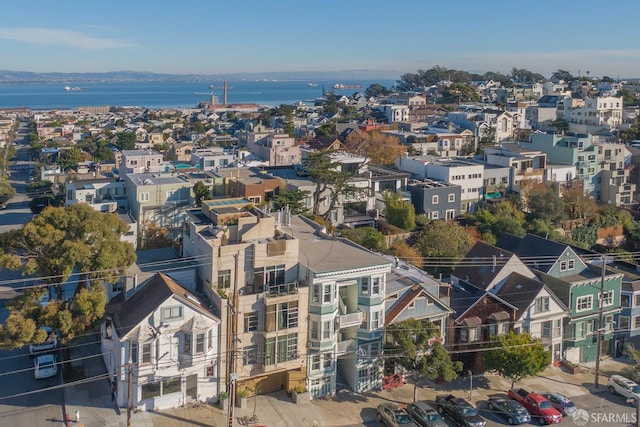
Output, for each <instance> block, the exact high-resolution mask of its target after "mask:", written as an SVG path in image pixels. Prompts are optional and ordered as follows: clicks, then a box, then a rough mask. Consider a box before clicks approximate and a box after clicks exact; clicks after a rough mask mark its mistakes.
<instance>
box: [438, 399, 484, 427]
mask: <svg viewBox="0 0 640 427" xmlns="http://www.w3.org/2000/svg"><path fill="white" fill-rule="evenodd" d="M436 406H437V408H438V412H439V413H440V415H447V416H449V417H450V418H451V419H452V420H453V421H455V422H456V424H458V425H460V426H463V427H485V425H486V422H485V421H484V418H482V417H481V416H480V415H478V410H477V409H476V408H474V407H473V406H471V404H470V403H469V402H467V401H466V400H464V399H463V398H461V397H455V396H453V395H451V394H448V395H440V396H436Z"/></svg>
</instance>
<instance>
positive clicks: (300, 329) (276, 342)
mask: <svg viewBox="0 0 640 427" xmlns="http://www.w3.org/2000/svg"><path fill="white" fill-rule="evenodd" d="M252 206H253V204H252V203H251V202H250V201H249V200H247V199H243V198H218V199H213V200H208V201H205V202H203V204H202V207H201V209H193V210H190V211H188V217H187V227H186V231H185V233H184V236H183V254H184V256H186V257H196V258H197V259H199V260H200V262H199V263H198V266H197V268H196V277H197V279H196V280H197V283H198V286H199V287H200V288H201V289H202V291H203V292H204V293H205V294H206V295H207V296H208V297H209V299H210V300H211V301H212V303H213V305H214V307H215V311H216V312H217V313H219V314H220V318H221V321H222V323H221V343H222V344H221V347H222V349H221V351H222V354H223V359H224V363H223V365H222V366H223V369H222V370H221V374H220V375H221V382H222V383H223V384H226V387H227V390H228V391H229V393H230V394H233V389H232V387H231V385H232V379H233V378H236V379H237V384H236V385H237V387H236V388H235V389H236V390H240V389H243V388H244V389H247V390H251V393H259V394H262V393H270V392H274V391H277V390H282V389H286V390H289V391H290V390H292V389H293V388H294V387H295V386H296V385H298V384H304V383H305V379H306V369H307V364H306V360H307V359H306V345H307V315H306V314H307V312H308V301H309V296H308V289H309V288H308V284H307V281H306V279H305V277H304V276H300V274H299V265H298V264H299V262H298V257H299V239H298V238H297V237H294V233H292V232H291V231H290V229H287V228H286V227H284V224H286V223H285V222H284V221H282V220H280V219H279V218H278V217H277V216H272V215H269V214H267V213H265V212H263V211H261V210H259V209H257V208H253V207H252Z"/></svg>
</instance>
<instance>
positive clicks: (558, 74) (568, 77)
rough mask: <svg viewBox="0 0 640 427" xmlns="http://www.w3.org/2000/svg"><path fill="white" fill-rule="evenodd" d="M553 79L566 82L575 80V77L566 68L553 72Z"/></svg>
mask: <svg viewBox="0 0 640 427" xmlns="http://www.w3.org/2000/svg"><path fill="white" fill-rule="evenodd" d="M551 80H554V81H560V80H563V81H565V82H570V81H572V80H575V77H574V76H573V75H572V74H571V73H570V72H568V71H566V70H557V71H555V72H554V73H553V74H551Z"/></svg>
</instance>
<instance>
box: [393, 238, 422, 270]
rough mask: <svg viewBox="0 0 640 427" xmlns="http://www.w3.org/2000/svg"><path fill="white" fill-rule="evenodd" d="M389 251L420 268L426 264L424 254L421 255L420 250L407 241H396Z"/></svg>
mask: <svg viewBox="0 0 640 427" xmlns="http://www.w3.org/2000/svg"><path fill="white" fill-rule="evenodd" d="M389 252H390V253H391V255H394V256H396V257H398V258H400V259H402V260H404V261H406V262H408V263H409V264H412V265H415V266H416V267H418V268H422V266H423V264H424V259H423V258H422V255H420V252H418V251H417V250H415V249H414V248H413V247H411V246H409V244H408V243H407V242H405V241H402V240H396V241H394V242H393V243H392V244H391V246H390V247H389Z"/></svg>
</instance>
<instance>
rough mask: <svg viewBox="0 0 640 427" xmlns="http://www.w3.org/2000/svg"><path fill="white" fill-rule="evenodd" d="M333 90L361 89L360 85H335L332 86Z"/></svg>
mask: <svg viewBox="0 0 640 427" xmlns="http://www.w3.org/2000/svg"><path fill="white" fill-rule="evenodd" d="M333 88H334V89H362V86H361V85H345V84H342V83H336V84H334V85H333Z"/></svg>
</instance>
